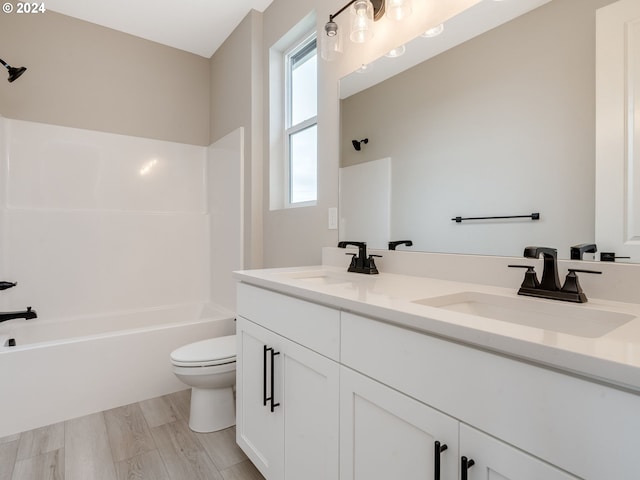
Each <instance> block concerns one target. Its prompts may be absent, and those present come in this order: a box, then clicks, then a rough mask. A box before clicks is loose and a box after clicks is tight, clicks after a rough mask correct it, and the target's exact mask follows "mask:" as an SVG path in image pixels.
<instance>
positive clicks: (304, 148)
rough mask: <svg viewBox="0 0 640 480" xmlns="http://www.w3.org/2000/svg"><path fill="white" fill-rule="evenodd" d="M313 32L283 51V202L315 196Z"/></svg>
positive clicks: (309, 202) (302, 202)
mask: <svg viewBox="0 0 640 480" xmlns="http://www.w3.org/2000/svg"><path fill="white" fill-rule="evenodd" d="M317 51H318V49H317V44H316V36H315V33H314V34H313V35H310V36H307V37H306V38H305V39H304V40H303V41H302V42H300V43H298V44H296V45H295V46H294V47H293V48H292V49H290V50H289V51H288V52H286V53H285V62H284V63H285V69H286V72H285V73H286V74H285V82H286V83H285V142H284V145H285V148H286V152H285V157H286V165H285V176H286V185H287V192H286V200H285V203H286V205H287V206H303V205H313V204H315V202H316V200H317V198H318V134H317V130H318V127H317V123H318V120H317V114H318V62H317V59H318V55H317Z"/></svg>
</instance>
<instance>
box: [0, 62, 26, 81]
mask: <svg viewBox="0 0 640 480" xmlns="http://www.w3.org/2000/svg"><path fill="white" fill-rule="evenodd" d="M0 63H1V64H2V65H3V66H4V68H6V69H7V70H8V71H9V78H8V80H9V82H13V81H14V80H15V79H17V78H18V77H19V76H20V75H22V74H23V73H24V72H25V71H26V70H27V67H18V68H16V67H12V66H11V65H8V64H7V62H5V61H4V60H2V59H1V58H0Z"/></svg>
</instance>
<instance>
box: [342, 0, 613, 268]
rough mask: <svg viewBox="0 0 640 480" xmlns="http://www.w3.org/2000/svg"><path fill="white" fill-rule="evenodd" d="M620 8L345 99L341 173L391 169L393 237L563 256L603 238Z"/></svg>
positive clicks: (557, 7)
mask: <svg viewBox="0 0 640 480" xmlns="http://www.w3.org/2000/svg"><path fill="white" fill-rule="evenodd" d="M612 1H613V0H553V1H552V2H550V3H548V4H546V5H544V6H542V7H540V8H538V9H536V10H533V11H531V12H529V13H527V14H525V15H523V16H521V17H519V18H516V19H515V20H512V21H511V22H509V23H507V24H504V25H502V26H500V27H498V28H495V29H494V30H491V31H489V32H487V33H485V34H483V35H480V36H479V37H476V38H475V39H473V40H470V41H468V42H466V43H464V44H462V45H459V46H458V47H455V48H453V49H451V50H449V51H447V52H444V53H442V54H440V55H438V56H436V57H434V58H432V59H430V60H428V61H426V62H424V63H422V64H420V65H418V66H416V67H413V68H412V69H410V70H407V71H405V72H403V73H401V74H399V75H396V76H395V77H393V78H390V79H388V80H386V81H384V82H382V83H380V84H378V85H376V86H373V87H371V88H369V89H367V90H365V91H363V92H360V93H358V94H355V95H353V96H351V97H349V98H347V99H344V100H342V101H341V138H342V140H341V144H342V151H341V166H342V167H347V166H349V165H354V164H357V163H362V162H368V161H372V160H378V159H380V158H384V157H390V158H391V159H392V160H391V164H392V167H391V169H392V175H391V178H392V187H391V188H392V201H391V228H390V237H391V239H394V238H410V239H412V240H413V241H414V245H415V246H414V247H413V249H414V250H420V251H432V252H451V253H474V254H488V255H509V256H521V255H522V249H523V247H524V246H526V245H534V244H535V245H544V246H552V247H556V248H557V249H558V253H559V256H560V257H561V258H569V247H570V246H571V245H574V244H578V243H585V242H592V241H593V240H594V235H595V226H594V225H595V220H594V216H595V213H594V202H595V200H594V196H595V187H594V183H595V151H594V135H595V131H594V128H595V127H594V124H595V100H594V98H595V82H594V75H595V74H594V72H595V54H594V46H595V10H596V9H597V8H600V7H602V6H604V5H607V4H609V3H612ZM445 28H446V27H445ZM424 40H425V41H427V40H428V39H424ZM365 137H368V138H369V143H368V145H367V146H366V148H363V149H362V150H361V151H355V149H354V148H353V146H352V145H351V139H354V138H357V139H360V138H365ZM343 201H344V200H343V197H342V196H341V202H343ZM532 212H540V220H539V221H531V220H525V219H523V220H504V221H502V220H501V221H476V222H463V223H456V222H453V221H451V219H452V218H453V217H456V216H462V217H474V216H494V215H496V216H501V215H523V214H530V213H532ZM352 240H365V241H366V240H367V239H352Z"/></svg>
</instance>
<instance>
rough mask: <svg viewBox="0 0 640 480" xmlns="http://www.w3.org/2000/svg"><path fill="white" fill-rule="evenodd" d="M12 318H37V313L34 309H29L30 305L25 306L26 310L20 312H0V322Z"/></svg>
mask: <svg viewBox="0 0 640 480" xmlns="http://www.w3.org/2000/svg"><path fill="white" fill-rule="evenodd" d="M14 318H24V319H25V320H31V319H33V318H38V314H37V313H36V311H35V310H31V307H27V309H26V310H23V311H21V312H4V313H0V323H2V322H6V321H7V320H13V319H14Z"/></svg>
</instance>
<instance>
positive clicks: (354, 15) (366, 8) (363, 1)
mask: <svg viewBox="0 0 640 480" xmlns="http://www.w3.org/2000/svg"><path fill="white" fill-rule="evenodd" d="M350 12H351V13H350V24H351V34H350V35H349V38H350V39H351V41H352V42H354V43H364V42H366V41H367V40H370V39H371V38H372V37H373V5H372V4H371V1H370V0H356V2H355V3H354V4H353V5H352V6H351V9H350Z"/></svg>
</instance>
